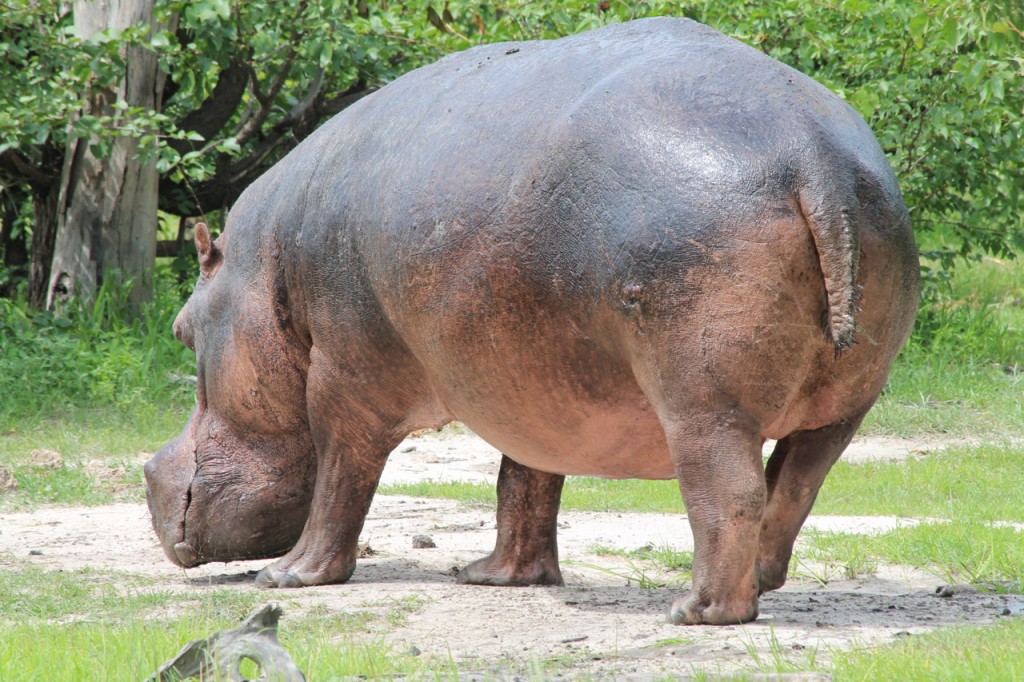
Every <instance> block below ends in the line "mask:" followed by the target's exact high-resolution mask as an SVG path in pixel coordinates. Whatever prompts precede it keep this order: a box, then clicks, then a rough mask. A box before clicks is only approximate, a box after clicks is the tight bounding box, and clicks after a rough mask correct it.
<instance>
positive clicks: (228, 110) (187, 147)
mask: <svg viewBox="0 0 1024 682" xmlns="http://www.w3.org/2000/svg"><path fill="white" fill-rule="evenodd" d="M248 83H249V72H248V71H247V70H246V68H245V66H244V65H242V64H239V63H237V62H233V63H231V64H229V65H228V66H227V67H226V68H225V69H224V70H222V71H221V72H220V75H219V76H218V77H217V85H216V86H214V88H213V92H211V93H210V96H209V97H207V98H206V99H205V100H204V101H203V103H202V104H200V105H199V108H198V109H195V110H194V111H191V112H189V113H188V115H187V116H185V117H184V118H183V119H181V121H179V122H178V123H177V127H178V128H179V129H180V130H184V131H190V132H197V133H199V134H200V135H202V136H203V139H204V140H206V141H209V140H212V139H214V137H216V136H217V133H219V132H220V131H221V129H222V128H223V127H224V126H225V125H226V124H227V123H228V121H230V120H231V117H232V116H234V114H235V111H236V110H237V109H238V105H239V103H240V102H241V101H242V97H243V95H245V89H246V86H247V85H248ZM168 146H170V147H171V148H172V149H174V150H175V151H176V152H178V153H179V154H185V153H186V152H190V151H194V150H195V149H197V148H199V146H200V145H199V144H197V143H196V142H194V141H192V140H171V141H169V142H168Z"/></svg>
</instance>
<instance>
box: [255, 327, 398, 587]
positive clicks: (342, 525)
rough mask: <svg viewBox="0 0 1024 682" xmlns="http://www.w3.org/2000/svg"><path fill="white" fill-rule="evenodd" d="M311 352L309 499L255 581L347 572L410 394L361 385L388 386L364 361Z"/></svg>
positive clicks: (299, 582)
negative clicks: (298, 529)
mask: <svg viewBox="0 0 1024 682" xmlns="http://www.w3.org/2000/svg"><path fill="white" fill-rule="evenodd" d="M310 358H311V363H310V368H309V375H308V380H307V388H306V399H307V408H308V411H309V426H310V432H311V434H312V436H313V444H314V446H315V448H316V453H317V476H316V484H315V486H314V488H313V499H312V502H311V504H310V509H309V515H308V517H307V518H306V525H305V527H304V528H303V530H302V535H301V537H300V538H299V541H298V542H297V543H296V544H295V546H294V547H293V548H292V550H291V551H290V552H288V553H287V554H285V555H284V556H282V557H281V558H280V559H278V560H277V561H276V562H274V563H273V564H271V565H269V566H267V567H266V568H264V569H263V570H262V571H260V572H259V574H258V575H257V576H256V584H257V585H259V586H261V587H305V586H309V585H325V584H331V583H342V582H345V581H346V580H348V579H349V577H351V575H352V573H353V571H354V570H355V566H356V555H357V553H358V542H359V533H360V532H361V531H362V528H363V522H364V521H365V519H366V514H367V512H368V511H369V509H370V503H371V501H372V500H373V495H374V493H375V492H376V489H377V483H378V482H379V481H380V476H381V472H382V471H383V470H384V464H385V463H386V462H387V458H388V454H389V453H390V452H391V450H393V449H394V448H395V447H397V446H398V444H399V443H400V442H401V441H402V438H403V437H404V435H405V430H404V429H403V423H404V419H405V416H406V415H407V414H408V411H409V408H410V404H411V403H412V402H413V400H414V399H415V397H414V396H406V395H403V394H402V393H401V392H400V391H398V390H391V391H387V390H385V391H380V392H372V391H368V390H366V389H365V386H367V385H369V386H381V387H385V389H387V388H393V387H394V385H395V382H394V381H391V382H389V381H388V379H387V373H386V372H380V371H375V370H374V369H373V365H371V363H363V365H362V366H360V365H359V364H358V363H352V366H346V367H344V368H342V367H338V366H337V365H336V364H334V363H333V362H331V361H330V360H329V359H327V358H326V357H325V356H324V355H323V354H321V353H319V352H318V349H317V348H316V346H314V347H313V349H312V351H311V353H310ZM354 367H360V369H359V371H360V372H361V374H360V377H359V378H360V379H361V380H365V381H366V382H367V383H365V384H362V386H363V387H364V388H363V390H360V391H352V383H353V375H354V374H355V371H356V370H354V369H353V368H354ZM378 369H379V367H378ZM410 374H411V370H410ZM403 385H414V384H413V383H412V382H408V383H405V384H403Z"/></svg>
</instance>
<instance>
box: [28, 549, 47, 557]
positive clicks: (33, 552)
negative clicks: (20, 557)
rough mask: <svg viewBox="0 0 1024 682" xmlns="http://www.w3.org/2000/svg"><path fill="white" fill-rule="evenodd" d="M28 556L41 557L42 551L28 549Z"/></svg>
mask: <svg viewBox="0 0 1024 682" xmlns="http://www.w3.org/2000/svg"><path fill="white" fill-rule="evenodd" d="M28 555H29V556H43V550H41V549H30V550H29V551H28Z"/></svg>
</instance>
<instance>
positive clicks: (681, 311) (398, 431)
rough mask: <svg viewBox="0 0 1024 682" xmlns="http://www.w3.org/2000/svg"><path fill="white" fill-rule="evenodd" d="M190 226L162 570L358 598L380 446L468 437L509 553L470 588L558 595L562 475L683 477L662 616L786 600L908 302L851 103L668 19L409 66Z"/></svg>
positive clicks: (159, 517)
mask: <svg viewBox="0 0 1024 682" xmlns="http://www.w3.org/2000/svg"><path fill="white" fill-rule="evenodd" d="M196 242H197V246H198V250H199V253H200V259H201V276H200V280H199V283H198V284H197V286H196V291H195V293H194V295H193V296H192V298H191V299H190V300H189V302H188V303H187V304H186V306H185V308H184V309H183V310H182V312H181V314H180V315H179V317H178V320H177V321H176V323H175V333H176V334H177V335H178V337H179V338H180V339H181V340H182V341H183V342H185V343H186V344H188V345H189V347H191V348H193V349H194V350H195V352H196V358H197V364H198V377H199V400H198V405H197V407H196V411H195V413H194V414H193V415H192V418H191V419H190V420H189V423H188V425H187V426H186V427H185V430H184V431H183V432H182V435H181V436H180V437H179V438H178V439H176V440H174V441H172V442H171V443H170V444H168V445H167V446H166V447H165V448H164V449H163V450H161V451H160V453H158V454H157V456H156V457H154V458H153V460H151V461H150V462H149V463H148V464H147V465H146V478H147V482H148V491H147V492H148V496H149V501H150V508H151V511H152V514H153V523H154V527H155V528H156V531H157V534H158V535H159V536H160V540H161V542H162V543H163V546H164V549H165V551H166V552H167V555H168V556H169V557H170V559H171V560H172V561H174V562H176V563H178V564H180V565H182V566H194V565H197V564H200V563H203V562H207V561H223V560H228V559H236V558H242V557H271V556H280V558H279V559H278V560H277V561H275V562H274V563H272V564H271V565H269V566H267V567H266V568H265V569H264V570H263V571H262V572H261V573H260V574H259V576H258V577H257V581H258V582H259V584H261V585H265V586H272V587H273V586H276V587H297V586H305V585H318V584H325V583H338V582H344V581H345V580H347V579H348V578H349V576H350V575H351V574H352V572H353V570H354V569H355V564H356V551H357V540H358V537H359V532H360V530H361V528H362V524H363V520H364V518H365V515H366V512H367V510H368V508H369V505H370V501H371V499H372V497H373V494H374V490H375V488H376V485H377V481H378V480H379V477H380V473H381V470H382V469H383V467H384V463H385V461H386V459H387V456H388V453H389V452H390V451H391V450H392V449H393V448H394V447H395V446H396V445H397V444H398V443H399V442H400V441H401V440H402V439H403V438H404V437H405V436H406V435H407V434H408V433H410V432H411V431H413V430H415V429H421V428H432V427H438V426H441V425H442V424H445V423H447V422H449V421H452V420H460V421H462V422H464V423H466V424H467V425H468V426H469V427H470V428H472V429H473V430H474V431H475V432H476V433H478V434H480V435H481V436H482V437H483V438H485V439H486V440H487V441H489V442H490V443H492V444H493V445H494V446H496V447H497V448H499V449H500V450H501V451H502V452H504V453H505V455H506V456H505V457H503V459H502V465H501V473H500V475H499V480H498V512H497V513H498V538H497V544H496V546H495V549H494V551H493V552H492V553H491V554H490V555H489V556H487V557H485V558H483V559H481V560H479V561H477V562H475V563H472V564H470V565H469V566H467V567H466V568H465V569H464V570H463V571H462V573H461V574H460V575H459V580H460V581H462V582H468V583H477V584H492V585H529V584H561V582H562V577H561V574H560V572H559V568H558V550H557V544H556V537H555V536H556V518H557V513H558V504H559V497H560V495H561V489H562V482H563V477H564V475H567V474H568V475H597V476H606V477H618V478H627V477H633V478H648V479H667V478H675V479H677V480H678V481H679V484H680V489H681V492H682V495H683V499H684V502H685V504H686V507H687V510H688V514H689V521H690V524H691V526H692V528H693V533H694V538H695V555H694V571H693V587H692V589H691V590H690V591H689V592H688V593H686V594H685V595H683V596H681V597H680V598H679V599H677V600H676V601H675V602H674V603H673V604H672V606H671V609H670V611H669V619H670V621H671V622H674V623H708V624H722V623H737V622H744V621H749V620H751V619H753V618H755V617H756V616H757V603H758V595H759V594H760V593H761V592H764V591H766V590H773V589H776V588H778V587H779V586H781V585H782V584H783V582H784V581H785V578H786V572H787V566H788V563H789V559H790V555H791V553H792V548H793V543H794V541H795V539H796V536H797V533H798V532H799V530H800V527H801V526H802V524H803V522H804V520H805V519H806V517H807V514H808V513H809V511H810V509H811V505H812V504H813V502H814V498H815V496H816V495H817V492H818V489H819V487H820V486H821V483H822V481H823V479H824V477H825V475H826V473H827V472H828V470H829V468H830V467H831V466H832V464H833V463H834V462H835V461H836V459H837V458H838V457H839V456H840V454H842V452H843V450H844V449H845V448H846V446H847V444H848V443H849V442H850V439H851V438H852V437H853V434H854V432H855V431H856V429H857V427H858V425H859V424H860V422H861V420H862V419H863V417H864V415H865V413H866V412H867V411H868V409H869V408H870V407H871V405H872V403H873V402H874V401H875V399H876V397H877V396H878V394H879V393H880V391H881V390H882V387H883V385H884V383H885V379H886V375H887V373H888V371H889V367H890V365H891V363H892V361H893V358H894V357H895V355H896V353H897V351H898V350H899V348H900V347H901V345H902V344H903V342H904V341H905V339H906V337H907V334H908V333H909V330H910V327H911V324H912V322H913V318H914V313H915V310H916V304H917V294H918V261H917V255H916V249H915V246H914V241H913V236H912V233H911V230H910V225H909V220H908V216H907V212H906V209H905V207H904V205H903V202H902V199H901V197H900V193H899V190H898V188H897V186H896V182H895V179H894V177H893V174H892V172H891V170H890V169H889V167H888V165H887V163H886V160H885V157H884V155H883V153H882V151H881V150H880V149H879V147H878V144H877V142H876V141H875V139H874V137H873V135H872V134H871V132H870V131H869V130H868V128H867V126H866V125H865V124H864V122H863V121H862V120H861V119H860V117H859V116H857V114H856V113H855V112H854V111H853V110H852V109H851V108H850V107H848V106H847V105H846V104H844V103H843V102H842V101H841V100H839V99H838V98H837V97H835V96H834V95H832V94H831V93H829V92H828V91H827V90H825V89H824V88H822V87H821V86H819V85H818V84H816V83H815V82H813V81H812V80H810V79H809V78H806V77H804V76H802V75H801V74H799V73H797V72H796V71H793V70H792V69H790V68H788V67H786V66H783V65H782V64H779V63H778V62H776V61H774V60H772V59H770V58H768V57H766V56H765V55H763V54H761V53H760V52H757V51H756V50H753V49H751V48H748V47H746V46H744V45H742V44H740V43H737V42H735V41H733V40H730V39H728V38H726V37H724V36H722V35H720V34H718V33H716V32H714V31H712V30H711V29H709V28H707V27H704V26H701V25H700V24H696V23H694V22H690V21H687V20H681V19H669V18H661V19H651V20H643V21H636V22H632V23H628V24H622V25H617V26H612V27H608V28H604V29H600V30H597V31H593V32H590V33H586V34H581V35H578V36H574V37H571V38H565V39H562V40H558V41H546V42H545V41H541V42H530V43H517V44H515V45H514V46H510V45H508V44H505V45H491V46H484V47H479V48H474V49H472V50H469V51H467V52H464V53H460V54H457V55H452V56H450V57H447V58H445V59H442V60H441V61H439V62H438V63H436V64H434V65H431V66H428V67H425V68H423V69H419V70H417V71H414V72H412V73H410V74H408V75H406V76H404V77H402V78H400V79H398V80H396V81H395V82H393V83H392V84H390V85H388V86H387V87H385V88H382V89H381V90H379V91H377V92H376V93H374V94H373V95H371V96H369V97H366V98H364V99H362V100H360V101H359V102H358V103H356V104H354V105H352V106H351V107H349V108H348V109H347V110H346V111H344V112H342V113H341V114H339V115H338V116H337V117H335V118H334V119H333V120H332V121H330V122H328V123H327V124H326V125H324V126H323V127H322V128H321V129H320V130H318V131H317V132H316V133H314V134H313V135H311V136H310V137H309V138H308V139H307V140H305V141H304V142H303V143H302V144H300V145H299V146H298V147H297V148H296V149H295V150H294V151H293V152H292V153H290V154H289V155H288V156H287V157H286V158H285V159H283V160H282V161H280V162H279V163H278V164H277V165H276V166H275V167H274V168H272V169H271V170H270V171H268V172H267V174H266V175H264V176H263V177H262V178H261V179H260V180H259V181H257V182H256V183H254V184H253V185H252V186H251V187H250V188H249V189H248V190H247V191H246V192H245V193H244V194H243V195H242V197H241V198H240V199H239V201H238V203H237V204H236V206H235V207H234V208H233V210H232V211H231V214H230V215H229V217H228V223H227V227H226V228H225V230H224V233H223V234H222V235H221V236H220V237H219V238H218V239H217V241H216V242H212V241H211V240H210V236H209V233H208V232H207V231H206V228H205V227H198V228H197V230H196ZM766 438H773V439H777V440H778V441H779V442H778V445H777V447H776V448H775V451H774V453H773V454H772V456H771V458H770V460H769V462H768V465H767V467H764V466H763V465H762V460H761V447H762V444H763V443H764V441H765V439H766Z"/></svg>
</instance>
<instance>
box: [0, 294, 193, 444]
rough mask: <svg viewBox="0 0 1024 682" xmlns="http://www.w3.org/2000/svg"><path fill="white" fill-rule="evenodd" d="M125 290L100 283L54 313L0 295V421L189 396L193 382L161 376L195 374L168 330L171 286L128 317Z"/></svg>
mask: <svg viewBox="0 0 1024 682" xmlns="http://www.w3.org/2000/svg"><path fill="white" fill-rule="evenodd" d="M164 279H165V280H166V278H164ZM165 284H166V282H165ZM126 290H127V289H126V286H125V287H121V288H117V287H114V286H113V284H112V283H111V280H108V282H107V283H105V284H104V286H103V288H102V289H101V290H100V292H99V295H98V296H97V297H96V301H95V302H94V303H93V304H92V305H91V306H89V307H87V308H86V307H82V306H69V307H68V309H67V311H66V312H65V314H64V315H63V316H61V317H57V316H55V315H54V314H53V313H51V312H49V311H37V310H32V309H31V308H28V307H27V305H25V303H24V302H23V301H17V300H13V301H12V300H8V299H0V396H2V398H0V425H2V424H5V423H9V424H13V423H14V422H15V421H17V420H19V419H23V418H26V417H33V416H38V415H41V414H51V415H57V414H62V413H64V412H65V411H67V410H68V409H70V408H71V407H72V406H83V407H88V408H91V409H98V408H105V407H108V408H109V407H113V408H118V409H121V410H125V411H132V410H136V409H138V408H139V407H140V404H147V405H169V404H181V403H186V402H188V403H190V402H191V401H192V400H193V399H194V398H193V395H194V387H193V386H191V385H189V384H187V383H182V382H179V381H174V380H173V379H172V378H169V377H168V374H169V373H174V374H178V375H182V374H192V373H194V371H195V358H194V357H193V355H192V353H191V352H190V351H189V350H188V349H187V348H185V347H184V346H183V345H182V344H181V343H179V342H178V340H177V339H175V338H174V335H173V334H171V333H170V330H171V324H172V322H173V321H174V317H175V316H176V315H177V310H178V308H179V307H180V305H181V299H180V293H179V291H178V289H177V288H176V287H171V286H166V285H165V286H161V287H158V296H157V298H156V299H155V300H154V301H153V302H152V303H151V304H149V305H148V306H147V308H146V310H145V311H144V312H143V315H142V316H141V317H139V318H137V319H134V320H133V319H130V318H129V317H128V316H127V315H126V314H125V310H124V308H125V306H126V305H127V303H126V296H125V291H126Z"/></svg>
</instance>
